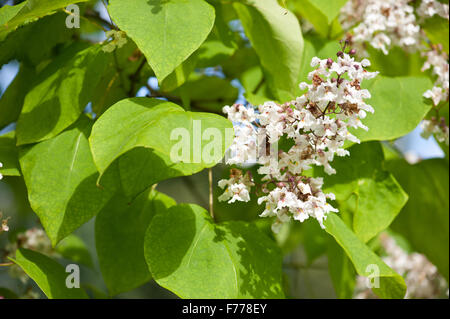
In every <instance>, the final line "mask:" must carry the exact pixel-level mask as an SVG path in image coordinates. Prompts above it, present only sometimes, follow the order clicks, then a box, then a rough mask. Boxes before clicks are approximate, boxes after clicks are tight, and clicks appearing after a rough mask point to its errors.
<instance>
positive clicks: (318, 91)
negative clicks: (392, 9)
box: [219, 42, 377, 232]
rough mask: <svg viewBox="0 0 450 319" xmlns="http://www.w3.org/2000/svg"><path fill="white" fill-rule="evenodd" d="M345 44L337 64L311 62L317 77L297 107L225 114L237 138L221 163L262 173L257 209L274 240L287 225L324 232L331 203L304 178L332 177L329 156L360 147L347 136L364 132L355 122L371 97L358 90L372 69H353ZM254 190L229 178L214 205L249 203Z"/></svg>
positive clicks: (318, 185) (235, 109)
mask: <svg viewBox="0 0 450 319" xmlns="http://www.w3.org/2000/svg"><path fill="white" fill-rule="evenodd" d="M347 44H348V42H346V44H345V45H344V46H343V50H342V51H339V52H338V53H337V59H336V61H334V60H333V59H331V58H328V59H324V60H321V59H319V58H317V57H314V58H313V59H312V61H311V66H312V67H314V68H315V69H314V70H313V71H312V72H310V73H309V75H308V79H309V80H310V81H311V83H301V84H300V88H301V89H302V90H307V91H306V93H305V94H303V95H302V96H300V97H298V98H297V99H296V100H293V101H290V102H288V103H285V104H282V105H280V104H277V103H275V102H266V103H264V104H262V105H259V106H258V107H257V108H256V109H255V108H253V107H245V106H243V105H240V104H235V105H233V106H225V107H224V112H225V113H226V114H227V115H228V119H230V120H231V121H232V122H233V123H234V126H235V132H236V137H235V139H234V142H233V145H232V146H231V147H230V150H229V151H230V153H231V155H230V156H227V159H226V162H227V164H243V163H245V162H254V163H257V164H259V165H260V166H259V168H258V174H260V175H261V176H262V181H263V182H264V183H263V184H262V185H260V186H261V190H262V192H263V193H264V196H261V197H259V199H258V203H259V204H262V203H265V210H264V212H263V213H262V214H261V215H260V216H261V217H269V216H276V221H275V223H274V224H273V227H272V229H273V230H274V231H275V232H276V231H277V230H278V229H279V227H280V225H281V224H282V223H283V222H286V221H288V220H290V219H291V218H292V217H293V218H294V219H295V220H298V221H300V222H303V221H304V220H305V219H308V218H309V217H313V218H315V219H317V220H318V222H319V223H320V225H321V227H324V226H323V220H324V219H325V218H326V216H327V214H328V213H329V212H337V209H335V208H334V207H332V206H331V205H330V204H329V203H327V199H331V200H333V199H334V195H333V194H324V193H323V192H322V184H323V179H322V178H320V177H319V178H311V177H306V176H304V174H303V173H304V172H305V171H307V170H309V169H311V168H312V167H313V166H323V167H324V171H325V172H326V173H327V174H334V173H336V171H335V169H334V168H333V167H332V166H331V165H330V163H331V162H332V161H333V158H334V156H335V155H337V156H346V155H349V152H348V151H347V150H345V149H344V148H343V146H344V142H345V141H351V142H356V143H359V140H358V139H357V138H356V137H355V136H354V135H352V134H351V133H350V132H349V128H350V127H352V128H363V129H365V130H367V129H368V128H367V127H366V126H365V125H364V124H362V122H361V119H363V118H364V117H365V116H366V112H373V111H374V110H373V108H372V107H371V106H370V105H368V104H366V103H365V102H364V99H367V98H370V93H369V92H368V91H367V90H365V89H361V86H360V85H361V83H362V81H363V80H364V79H370V78H373V77H374V76H376V75H377V72H368V71H367V70H366V69H365V68H366V67H368V66H369V65H370V62H369V61H368V60H367V59H364V60H363V61H361V62H357V61H355V59H354V57H353V55H354V54H355V50H349V51H348V53H345V49H346V46H347ZM280 141H288V142H289V143H285V144H290V145H291V146H290V147H289V148H288V149H287V147H285V148H286V149H280V150H278V142H280ZM253 185H254V182H253V180H252V177H251V175H249V174H242V173H240V172H237V170H234V171H233V172H232V176H231V177H230V179H227V180H221V181H219V186H220V187H222V188H224V187H226V189H225V193H224V194H223V195H222V196H221V197H220V198H219V199H220V200H223V201H226V200H228V201H229V202H230V203H232V202H234V201H236V200H237V201H248V200H249V199H250V195H249V193H250V188H251V186H253Z"/></svg>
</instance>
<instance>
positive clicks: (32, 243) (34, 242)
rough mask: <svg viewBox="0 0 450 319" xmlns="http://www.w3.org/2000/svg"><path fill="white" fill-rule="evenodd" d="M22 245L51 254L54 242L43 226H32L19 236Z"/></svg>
mask: <svg viewBox="0 0 450 319" xmlns="http://www.w3.org/2000/svg"><path fill="white" fill-rule="evenodd" d="M17 240H18V242H20V246H21V247H23V248H26V249H31V250H36V251H39V252H42V253H44V254H50V253H51V252H52V250H53V249H52V244H51V242H50V239H49V238H48V237H47V235H46V234H45V232H44V230H43V229H41V228H37V227H34V228H31V229H28V230H27V231H26V232H25V233H21V234H19V235H18V236H17Z"/></svg>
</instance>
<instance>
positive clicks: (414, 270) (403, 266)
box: [356, 233, 447, 299]
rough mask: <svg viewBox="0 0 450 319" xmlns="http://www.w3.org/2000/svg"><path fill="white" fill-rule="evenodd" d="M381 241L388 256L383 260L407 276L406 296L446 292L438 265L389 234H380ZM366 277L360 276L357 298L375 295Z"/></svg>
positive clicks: (440, 295) (441, 295)
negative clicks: (368, 286) (369, 287)
mask: <svg viewBox="0 0 450 319" xmlns="http://www.w3.org/2000/svg"><path fill="white" fill-rule="evenodd" d="M380 242H381V245H382V247H383V248H384V250H385V251H386V254H387V256H386V257H384V258H383V261H384V262H385V263H386V264H387V265H388V266H389V267H391V268H392V269H393V270H394V271H396V272H397V273H398V274H399V275H401V276H403V277H404V278H405V282H406V286H407V287H408V288H407V292H406V295H405V298H438V297H443V295H444V294H445V289H446V286H447V285H446V283H445V279H444V278H442V276H440V275H439V273H438V270H437V268H436V266H434V265H433V264H432V263H431V262H429V261H428V259H427V258H426V257H425V256H424V255H422V254H419V253H411V254H408V253H407V252H405V251H404V250H403V249H402V248H401V247H399V246H398V245H397V243H396V242H395V240H394V239H393V238H392V237H390V236H388V235H387V234H384V233H383V234H382V235H381V236H380ZM366 279H367V278H365V277H358V282H357V287H356V291H357V294H356V298H358V299H367V298H374V297H375V296H374V295H373V293H372V292H371V290H370V289H367V288H366V285H365V284H366Z"/></svg>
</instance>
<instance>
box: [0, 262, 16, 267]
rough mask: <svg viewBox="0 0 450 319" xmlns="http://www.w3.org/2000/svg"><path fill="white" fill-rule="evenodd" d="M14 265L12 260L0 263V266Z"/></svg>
mask: <svg viewBox="0 0 450 319" xmlns="http://www.w3.org/2000/svg"><path fill="white" fill-rule="evenodd" d="M12 265H14V263H13V262H8V263H0V267H8V266H12Z"/></svg>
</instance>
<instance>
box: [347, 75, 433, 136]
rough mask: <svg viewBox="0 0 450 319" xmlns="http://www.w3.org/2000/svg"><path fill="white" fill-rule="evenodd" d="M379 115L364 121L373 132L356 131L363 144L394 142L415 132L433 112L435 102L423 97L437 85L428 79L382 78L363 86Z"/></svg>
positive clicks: (370, 116) (354, 132)
mask: <svg viewBox="0 0 450 319" xmlns="http://www.w3.org/2000/svg"><path fill="white" fill-rule="evenodd" d="M362 86H363V88H365V89H368V90H369V92H370V94H371V96H372V97H371V98H370V99H368V100H367V103H368V104H370V105H372V107H373V108H374V109H375V113H374V114H371V113H368V114H367V117H366V118H365V119H363V120H362V122H363V123H364V125H366V126H367V127H368V128H369V130H368V131H364V130H363V129H357V130H352V132H353V134H354V135H356V136H357V137H358V138H359V139H360V140H361V141H371V140H392V139H395V138H398V137H401V136H403V135H406V134H407V133H409V132H411V131H412V130H413V129H415V128H416V127H417V125H418V124H419V123H420V121H421V120H422V119H423V118H424V116H425V115H426V114H427V113H428V111H429V110H430V109H431V102H430V101H427V100H426V99H425V98H424V97H423V96H422V95H423V93H424V92H425V91H426V90H427V89H430V88H431V87H432V86H433V84H432V83H431V81H430V79H428V78H425V77H413V76H409V77H395V78H389V77H384V76H380V75H378V76H377V77H376V78H375V79H373V80H370V81H366V82H363V84H362Z"/></svg>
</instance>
